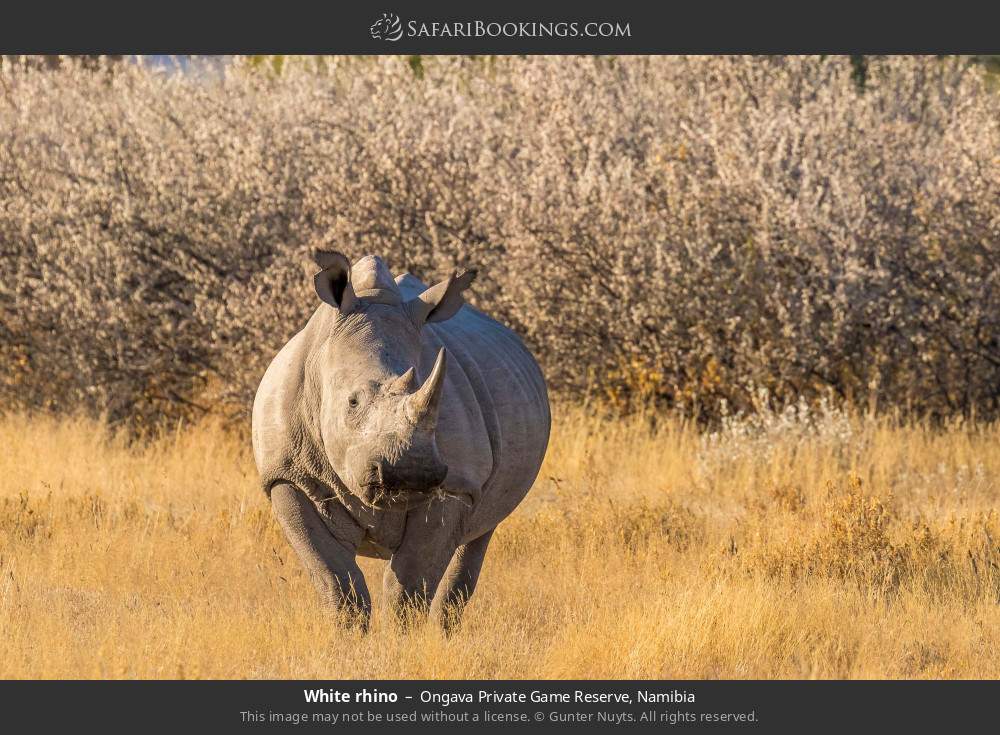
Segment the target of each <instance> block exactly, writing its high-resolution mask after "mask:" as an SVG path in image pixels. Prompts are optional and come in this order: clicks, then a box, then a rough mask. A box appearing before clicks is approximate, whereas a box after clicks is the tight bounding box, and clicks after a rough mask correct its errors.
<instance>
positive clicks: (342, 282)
mask: <svg viewBox="0 0 1000 735" xmlns="http://www.w3.org/2000/svg"><path fill="white" fill-rule="evenodd" d="M313 260H315V261H316V265H318V266H319V267H320V268H322V269H323V270H321V271H320V272H319V273H317V274H316V275H315V276H314V277H313V282H314V283H315V284H316V293H317V294H318V295H319V297H320V299H322V300H323V301H325V302H326V303H328V304H329V305H330V306H332V307H333V308H335V309H337V310H339V311H340V312H341V313H342V314H347V313H349V312H350V311H351V310H352V309H354V306H355V304H356V303H357V298H355V296H354V289H353V288H352V287H351V261H350V260H348V259H347V256H346V255H344V254H343V253H338V252H334V251H332V250H317V251H315V252H314V253H313Z"/></svg>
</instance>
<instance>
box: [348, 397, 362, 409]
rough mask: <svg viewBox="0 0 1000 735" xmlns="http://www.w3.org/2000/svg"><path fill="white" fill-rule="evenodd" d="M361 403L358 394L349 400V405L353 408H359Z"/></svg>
mask: <svg viewBox="0 0 1000 735" xmlns="http://www.w3.org/2000/svg"><path fill="white" fill-rule="evenodd" d="M360 402H361V401H359V400H358V396H357V394H354V395H353V396H351V397H350V398H348V399H347V405H348V406H350V407H351V408H357V407H358V404H359V403H360Z"/></svg>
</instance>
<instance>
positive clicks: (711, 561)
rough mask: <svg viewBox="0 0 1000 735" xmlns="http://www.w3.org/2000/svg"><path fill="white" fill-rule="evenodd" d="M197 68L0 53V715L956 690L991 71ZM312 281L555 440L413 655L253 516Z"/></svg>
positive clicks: (988, 405) (996, 547)
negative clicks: (214, 681)
mask: <svg viewBox="0 0 1000 735" xmlns="http://www.w3.org/2000/svg"><path fill="white" fill-rule="evenodd" d="M209 61H210V62H211V63H209V64H208V66H204V67H202V66H199V65H198V64H195V63H193V62H192V65H191V67H190V71H189V72H186V73H166V72H164V71H163V70H156V69H152V68H149V67H148V66H147V65H146V64H145V63H144V62H143V61H142V60H135V59H132V60H130V59H128V58H121V59H118V60H114V59H86V58H81V59H62V60H60V59H57V58H55V57H49V60H48V61H46V60H45V59H43V58H40V57H17V58H15V57H0V90H2V95H0V201H2V202H3V206H2V207H0V256H2V261H3V263H4V269H5V270H4V277H3V278H0V407H2V411H0V446H2V449H0V677H7V678H243V677H247V678H299V677H301V678H324V679H331V678H352V677H356V678H365V679H392V678H408V677H413V678H470V679H484V678H533V679H534V678H597V679H603V678H609V677H611V678H615V677H620V678H629V679H633V678H698V677H705V678H761V679H769V678H838V679H839V678H882V677H884V678H894V679H895V678H951V677H956V678H961V677H971V678H997V677H1000V605H998V603H1000V567H998V564H1000V543H998V539H1000V518H998V515H997V510H996V508H997V501H998V495H1000V492H998V487H1000V423H998V422H1000V316H998V315H1000V288H997V284H998V283H1000V156H998V155H997V151H1000V75H998V73H997V67H998V64H997V57H994V58H993V62H992V63H991V64H987V63H986V62H985V59H984V58H978V57H962V56H948V57H938V56H933V57H932V56H918V57H913V56H889V57H880V56H855V57H848V56H823V57H805V56H801V57H800V56H793V57H777V56H775V57H763V58H762V57H744V56H740V57H730V56H726V57H709V56H697V57H673V56H662V57H640V56H623V57H568V56H557V57H542V56H530V57H502V56H501V57H474V58H473V57H453V56H435V57H419V56H398V57H392V56H378V57H368V58H355V57H316V58H313V57H306V58H295V57H273V58H272V57H267V58H242V57H233V58H215V59H213V60H209ZM199 63H200V62H199ZM317 248H319V249H326V250H330V249H336V250H342V251H343V252H344V253H345V254H346V255H347V256H348V257H349V258H350V259H351V260H352V261H355V262H356V261H357V260H358V259H360V258H361V257H363V256H365V255H379V256H380V257H382V258H383V259H384V260H385V261H386V263H388V265H389V267H390V268H391V270H392V272H393V273H396V274H398V273H403V272H411V273H413V274H415V275H417V276H419V277H420V278H421V279H423V280H424V281H425V282H428V283H432V282H437V281H439V280H441V279H443V278H445V277H447V275H448V274H449V273H451V272H453V271H456V270H457V271H461V270H465V269H468V268H477V269H478V271H479V277H478V278H477V280H476V283H475V284H474V287H473V288H472V289H470V291H469V292H467V296H468V298H469V299H470V303H471V304H472V305H474V306H475V307H477V308H479V309H482V310H483V311H484V312H486V313H488V314H490V315H491V316H493V317H495V318H496V319H498V320H499V321H501V322H503V323H504V324H506V325H508V326H510V327H511V328H512V329H514V331H516V332H517V333H518V334H519V335H520V336H521V337H522V339H523V340H524V342H525V345H526V346H527V347H528V348H529V349H530V351H531V352H532V354H533V355H534V356H535V357H536V358H537V360H538V362H539V365H540V366H541V368H542V371H543V372H544V374H545V377H546V381H547V384H548V390H549V394H550V396H552V398H553V400H554V401H555V402H556V404H557V405H556V408H555V410H554V414H553V434H552V439H551V441H550V444H549V450H548V455H547V457H546V460H545V464H544V466H543V468H542V471H541V473H540V475H539V477H538V480H537V482H536V483H535V487H534V489H533V490H532V491H531V493H530V494H529V495H528V497H527V499H526V500H525V502H524V503H522V505H521V506H520V507H518V508H517V510H516V511H515V512H514V513H513V515H511V516H510V517H509V518H507V519H506V520H504V521H503V522H502V523H501V524H500V526H499V527H498V530H497V532H496V534H495V536H494V537H493V541H492V543H491V545H490V549H489V553H488V554H487V557H486V563H485V567H484V571H483V575H482V578H481V581H480V584H479V587H478V590H477V592H476V595H475V597H474V599H473V601H472V603H471V605H470V606H469V608H468V611H467V613H466V616H465V619H464V622H463V624H462V626H461V627H460V628H459V629H458V630H457V631H455V632H454V633H453V634H451V635H445V634H444V633H442V632H441V631H440V630H439V629H437V628H436V627H433V626H418V627H416V628H415V629H412V630H410V631H408V632H404V631H403V630H401V629H400V628H398V627H397V625H396V623H395V622H393V621H392V620H391V619H390V618H391V616H390V615H389V614H388V612H387V611H385V610H382V609H381V606H380V602H381V601H380V592H381V576H382V570H383V566H384V562H380V561H375V560H368V559H362V560H361V565H362V568H363V570H364V571H365V574H366V576H367V578H368V584H369V588H370V589H371V591H372V593H373V596H374V598H375V599H374V602H375V606H376V610H377V614H376V615H375V617H374V620H373V624H372V627H371V630H370V632H369V633H368V634H361V633H360V632H357V631H351V630H345V629H343V628H340V627H338V626H337V625H335V624H334V621H333V620H331V619H330V617H329V616H327V615H326V614H324V613H323V612H322V611H321V608H320V606H319V603H318V599H317V595H316V593H315V591H314V589H313V586H312V584H311V583H310V581H309V579H308V578H307V576H306V573H305V571H304V569H303V567H302V565H301V564H300V563H299V561H298V559H297V558H296V557H295V556H294V554H293V551H292V549H291V547H290V546H289V543H288V541H287V540H286V538H285V536H284V534H283V533H282V532H281V530H280V529H279V527H278V525H277V522H276V520H275V519H274V518H273V516H272V513H271V508H270V506H269V504H268V501H267V499H266V497H265V495H264V493H263V492H262V491H261V489H260V486H259V483H258V479H257V471H256V469H255V467H254V463H253V459H252V456H251V451H250V440H249V433H250V432H249V429H250V427H249V425H248V424H249V421H248V414H249V408H250V406H251V405H252V401H253V397H254V394H255V391H256V389H257V386H258V385H259V383H260V379H261V376H262V375H263V373H264V370H265V368H266V367H267V365H268V363H269V362H270V361H271V359H272V358H273V357H274V355H275V354H276V353H277V352H278V350H279V349H280V348H281V346H282V345H283V344H285V343H286V342H287V340H288V339H289V338H291V337H292V335H294V334H295V333H296V332H297V331H298V330H299V329H301V328H302V325H303V324H305V322H306V320H307V319H308V318H309V316H310V314H312V313H313V311H314V310H315V309H316V308H317V306H318V305H319V302H318V301H317V295H316V292H315V288H314V285H315V284H314V280H313V276H314V273H315V265H314V263H313V260H312V253H313V252H314V250H315V249H317ZM595 406H608V407H609V408H608V409H607V410H605V409H597V408H595ZM850 407H857V408H850ZM96 417H103V418H101V419H98V418H96ZM685 417H687V418H685ZM923 417H926V419H925V418H923ZM963 417H964V418H963Z"/></svg>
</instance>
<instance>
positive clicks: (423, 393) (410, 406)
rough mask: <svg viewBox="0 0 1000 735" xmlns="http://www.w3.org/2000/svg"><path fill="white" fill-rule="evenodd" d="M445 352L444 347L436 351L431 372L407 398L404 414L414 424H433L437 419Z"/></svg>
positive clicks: (442, 383) (442, 387)
mask: <svg viewBox="0 0 1000 735" xmlns="http://www.w3.org/2000/svg"><path fill="white" fill-rule="evenodd" d="M447 354H448V353H447V352H446V351H445V349H444V347H442V348H441V349H440V350H439V351H438V355H437V359H436V360H435V361H434V368H433V369H432V370H431V374H430V375H429V376H427V380H425V381H424V384H423V385H422V386H420V388H419V389H418V390H417V392H416V393H414V394H412V395H411V396H410V397H409V398H408V399H407V402H406V416H407V418H408V419H409V420H410V421H412V422H413V423H415V424H418V423H425V424H428V423H429V424H430V425H431V426H433V425H434V423H435V422H436V421H437V412H438V404H439V403H440V402H441V392H442V390H443V389H444V373H445V362H446V358H447Z"/></svg>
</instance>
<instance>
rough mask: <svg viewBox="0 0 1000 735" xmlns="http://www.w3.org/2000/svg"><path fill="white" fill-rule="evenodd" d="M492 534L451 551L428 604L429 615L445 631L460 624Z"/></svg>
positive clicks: (484, 535)
mask: <svg viewBox="0 0 1000 735" xmlns="http://www.w3.org/2000/svg"><path fill="white" fill-rule="evenodd" d="M495 530H496V529H491V530H489V531H487V532H486V533H484V534H483V535H482V536H480V537H479V538H477V539H473V540H472V541H470V542H469V543H467V544H463V545H462V546H459V547H458V548H457V549H456V550H455V554H454V555H453V556H452V558H451V563H450V564H448V569H447V570H446V571H445V573H444V577H442V579H441V583H440V584H439V585H438V589H437V593H436V594H435V595H434V602H433V603H432V604H431V615H432V616H433V617H434V618H435V619H436V620H438V621H439V622H440V623H441V625H442V626H443V627H444V628H445V630H451V629H452V628H454V627H456V626H457V625H458V624H459V623H460V622H461V619H462V613H463V612H464V610H465V606H466V605H467V604H468V602H469V599H470V598H471V597H472V593H473V592H475V591H476V583H477V582H478V581H479V573H480V572H481V571H482V569H483V560H484V559H485V558H486V549H487V547H488V546H489V544H490V539H491V538H492V537H493V531H495Z"/></svg>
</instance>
